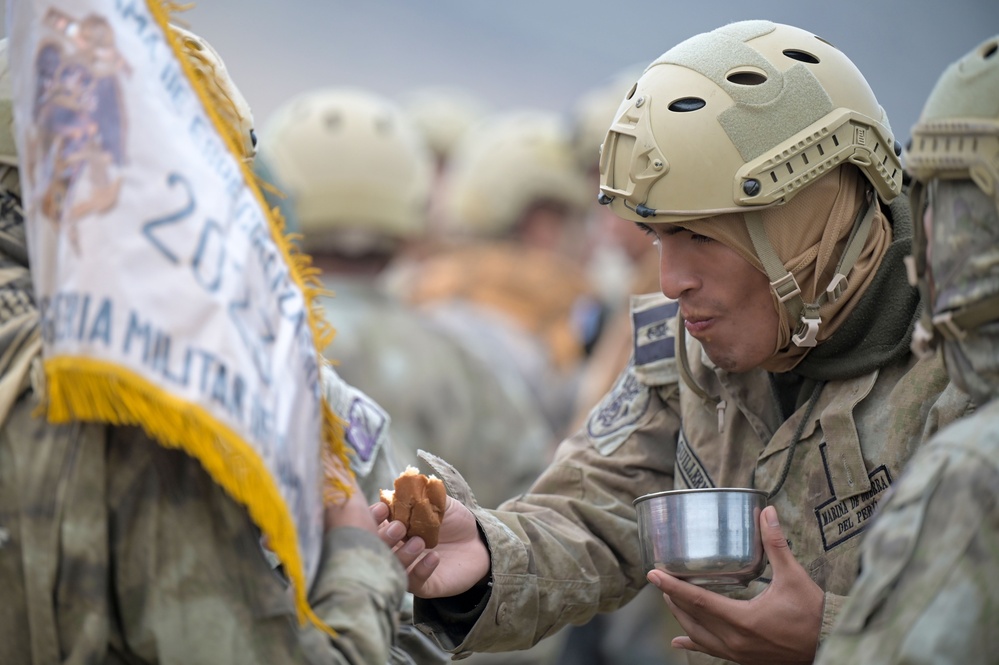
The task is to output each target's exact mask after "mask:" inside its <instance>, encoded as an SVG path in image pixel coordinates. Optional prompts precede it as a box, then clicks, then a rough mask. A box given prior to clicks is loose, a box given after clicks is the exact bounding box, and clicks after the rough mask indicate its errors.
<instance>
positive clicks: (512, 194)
mask: <svg viewBox="0 0 999 665" xmlns="http://www.w3.org/2000/svg"><path fill="white" fill-rule="evenodd" d="M589 192H590V189H589V188H588V187H587V185H586V179H585V177H584V175H583V173H582V172H581V171H580V169H579V168H578V166H577V164H576V161H575V159H574V158H573V155H572V151H571V144H570V142H569V135H568V132H567V129H566V127H565V125H564V124H563V123H562V122H561V120H560V119H559V117H558V116H557V115H555V114H552V113H547V112H541V111H516V112H508V113H504V114H500V115H495V116H492V117H490V118H488V119H486V120H484V121H483V122H481V123H479V124H478V125H476V126H475V127H474V128H473V129H472V130H470V131H469V132H468V133H467V134H466V136H465V139H464V140H463V141H462V142H461V143H460V145H459V146H458V147H457V148H456V149H455V154H454V156H453V158H452V160H451V162H450V163H449V164H448V168H447V170H446V173H445V181H444V191H443V201H442V213H443V222H444V226H443V233H444V234H446V236H447V238H448V240H449V241H451V246H450V247H449V248H448V249H446V250H442V251H440V252H438V253H437V254H435V255H434V256H433V257H431V258H430V259H428V260H426V261H424V263H423V266H422V268H421V270H420V271H419V273H418V274H415V275H412V276H411V279H410V280H409V282H408V283H407V284H405V285H403V290H404V293H403V295H404V297H405V298H406V299H407V300H408V301H409V302H412V303H415V304H418V305H420V306H421V307H422V308H423V310H424V311H427V312H429V313H430V314H431V315H432V316H433V317H434V319H435V320H436V321H438V322H439V323H440V324H441V325H442V326H443V327H445V328H446V329H448V330H449V331H450V332H451V333H452V334H453V335H454V336H455V337H456V338H458V339H459V340H461V341H462V343H463V344H465V345H466V346H467V347H468V348H469V349H470V350H472V351H473V352H474V353H475V354H476V355H477V356H479V357H481V358H482V359H483V360H484V361H486V362H488V363H489V364H490V365H491V366H492V367H493V368H494V371H495V372H496V373H497V374H499V375H501V376H506V377H509V379H508V380H509V381H511V382H514V383H516V382H520V383H523V382H526V385H527V387H528V389H529V398H530V399H531V400H532V401H534V402H536V403H537V404H539V405H541V408H542V409H543V410H544V412H545V415H546V417H547V419H548V423H549V426H550V430H551V438H550V440H551V441H553V442H554V441H555V440H557V439H556V437H560V436H561V435H562V433H563V432H564V430H565V428H566V427H567V425H568V422H569V418H570V417H571V415H572V409H573V405H574V403H575V386H576V381H577V380H578V377H579V372H580V370H581V368H582V363H583V360H584V358H585V357H586V353H587V352H588V351H589V349H590V348H592V345H593V344H594V343H595V340H596V338H597V336H598V334H599V329H600V326H601V323H602V307H601V304H600V302H599V300H598V299H597V298H596V296H595V294H594V292H593V290H592V288H591V286H590V284H589V280H588V279H587V277H586V274H585V269H584V266H583V261H584V257H585V251H586V245H587V237H586V231H585V226H584V217H585V212H586V209H587V206H588V203H589V199H590V198H591V197H590V196H589ZM449 461H450V460H449ZM458 468H459V469H460V468H461V467H460V466H458Z"/></svg>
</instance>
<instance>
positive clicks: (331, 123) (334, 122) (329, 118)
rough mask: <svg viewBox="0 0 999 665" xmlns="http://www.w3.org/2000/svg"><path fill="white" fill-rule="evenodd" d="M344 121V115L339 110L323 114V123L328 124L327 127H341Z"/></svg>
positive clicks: (330, 128)
mask: <svg viewBox="0 0 999 665" xmlns="http://www.w3.org/2000/svg"><path fill="white" fill-rule="evenodd" d="M341 122H343V116H341V115H340V113H339V112H337V111H334V112H333V113H327V114H326V115H325V116H323V124H325V125H326V129H329V130H335V129H338V128H339V127H340V123H341Z"/></svg>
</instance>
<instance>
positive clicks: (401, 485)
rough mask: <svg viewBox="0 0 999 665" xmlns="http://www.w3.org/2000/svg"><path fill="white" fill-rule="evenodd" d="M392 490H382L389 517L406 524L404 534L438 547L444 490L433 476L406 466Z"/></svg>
mask: <svg viewBox="0 0 999 665" xmlns="http://www.w3.org/2000/svg"><path fill="white" fill-rule="evenodd" d="M393 484H394V485H395V489H394V490H382V491H381V492H380V498H381V500H382V503H384V504H386V505H388V507H389V519H390V520H399V521H400V522H402V523H403V524H405V525H406V537H407V538H412V537H413V536H419V537H420V538H422V539H423V542H425V543H426V544H427V548H428V549H429V548H433V547H437V540H438V536H439V535H440V528H441V520H442V519H443V517H444V506H445V504H446V502H447V492H446V491H445V489H444V483H443V482H441V480H440V479H439V478H437V477H435V476H425V475H423V474H422V473H420V472H419V470H418V469H416V468H414V467H412V466H408V467H406V470H405V471H403V472H402V473H401V474H399V477H397V478H396V479H395V482H394V483H393Z"/></svg>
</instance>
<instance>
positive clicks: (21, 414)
mask: <svg viewBox="0 0 999 665" xmlns="http://www.w3.org/2000/svg"><path fill="white" fill-rule="evenodd" d="M36 406H37V401H36V400H35V399H34V397H33V395H32V393H26V394H25V395H24V396H22V398H21V399H20V400H19V401H18V402H17V403H16V404H14V405H13V408H12V410H11V413H10V415H9V416H8V418H7V420H6V421H5V423H4V425H3V428H2V429H0V589H3V603H0V662H2V663H12V664H13V663H25V664H27V663H35V664H43V663H45V664H48V663H52V664H55V663H62V662H72V663H130V664H136V663H185V664H191V663H212V664H218V663H241V664H247V663H268V664H271V663H306V662H308V663H385V662H388V659H389V647H390V645H391V643H392V640H393V635H394V633H395V631H396V629H397V625H396V621H397V615H396V608H398V606H399V602H400V600H401V598H402V594H403V592H404V590H405V589H404V585H405V579H404V576H403V571H402V570H401V569H400V567H399V565H398V563H397V562H396V561H395V559H394V557H393V556H392V555H391V553H390V552H389V550H388V549H387V548H385V547H384V545H383V544H382V543H381V542H380V540H379V539H378V537H377V536H375V535H374V534H372V533H369V532H367V531H363V530H359V529H355V528H348V527H345V528H338V529H334V530H332V531H330V532H328V533H327V534H326V536H325V539H324V542H323V561H322V564H321V567H320V572H319V574H318V576H317V578H316V580H315V581H314V583H313V586H312V588H311V589H310V591H309V601H310V603H311V604H312V607H313V608H314V609H315V610H316V612H317V614H318V615H319V617H321V618H322V619H323V620H324V621H325V622H326V623H328V624H329V625H330V626H332V627H333V628H334V629H336V630H337V631H338V632H339V637H338V638H336V639H333V640H331V639H330V638H329V637H327V636H326V635H325V634H323V633H321V632H319V631H318V630H317V629H315V628H313V627H311V626H308V625H306V626H302V627H300V626H299V625H298V623H297V619H296V616H295V608H294V602H293V599H292V598H291V596H290V594H289V588H288V586H287V584H286V582H285V579H284V578H283V577H282V576H281V575H279V574H278V572H276V571H274V570H272V569H271V567H270V565H269V564H268V562H267V560H266V558H265V557H264V554H263V551H262V549H261V546H260V540H259V538H260V535H259V532H258V530H257V529H256V527H255V526H254V525H253V524H252V522H251V521H250V520H249V517H248V516H247V513H246V511H245V510H244V509H243V508H242V507H241V506H239V505H238V504H236V503H235V502H234V501H233V500H232V499H230V498H229V496H228V495H226V494H225V493H224V492H223V490H222V489H221V488H219V487H218V485H216V484H215V483H214V482H213V481H212V480H211V478H210V477H209V476H208V474H207V473H206V472H205V471H204V469H203V468H202V467H201V465H200V464H199V463H198V462H197V461H195V460H194V459H193V458H191V457H188V456H187V455H186V454H184V453H183V452H180V451H177V450H168V449H166V448H164V447H162V446H160V445H158V444H156V443H154V442H152V441H151V440H149V439H148V438H147V437H146V436H145V435H144V434H143V433H142V432H141V431H140V430H138V429H135V428H122V427H119V428H112V427H105V426H101V425H93V424H89V425H88V424H71V425H66V426H54V425H50V424H48V423H46V422H45V421H44V420H43V419H39V418H35V417H33V416H32V411H33V410H34V409H35V408H36Z"/></svg>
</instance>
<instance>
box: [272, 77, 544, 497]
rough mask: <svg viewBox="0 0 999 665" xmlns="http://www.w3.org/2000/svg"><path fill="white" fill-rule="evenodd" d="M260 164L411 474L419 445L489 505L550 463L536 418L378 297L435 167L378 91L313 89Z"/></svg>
mask: <svg viewBox="0 0 999 665" xmlns="http://www.w3.org/2000/svg"><path fill="white" fill-rule="evenodd" d="M259 161H261V162H262V163H263V164H264V168H265V169H266V173H267V174H268V175H270V176H271V177H272V178H273V182H274V184H275V185H276V186H277V188H278V189H280V190H281V191H283V192H285V193H286V194H287V196H288V198H287V205H286V207H285V211H286V213H287V214H289V215H291V217H292V219H293V226H294V227H295V228H297V230H298V231H299V232H300V233H301V235H302V241H301V242H302V248H303V250H304V251H305V252H306V253H308V254H309V255H311V256H312V258H313V261H314V265H315V266H316V267H317V268H319V269H320V270H321V271H322V273H321V279H322V282H323V286H324V287H325V288H327V289H328V290H329V291H330V292H331V294H330V296H328V297H326V298H324V299H322V304H323V307H324V309H325V312H326V316H327V317H328V319H329V320H330V323H331V324H332V325H333V327H334V328H335V330H336V337H335V338H334V340H333V342H332V343H331V344H330V346H329V347H328V348H327V349H326V351H325V355H326V356H327V357H328V358H329V359H330V360H331V361H332V362H334V364H335V365H336V366H337V371H338V372H339V373H340V374H341V375H342V376H343V378H344V379H345V380H346V381H347V382H348V383H350V384H352V385H354V386H356V387H358V388H360V389H361V390H363V391H364V392H365V393H367V394H368V395H370V396H371V398H372V399H373V400H374V401H375V402H377V403H378V404H379V405H381V407H382V408H383V409H384V410H385V411H386V412H387V413H388V418H389V419H390V420H391V428H392V439H393V443H394V444H395V452H396V456H397V458H398V459H399V461H400V463H401V464H403V465H405V464H413V465H416V451H417V450H418V449H421V448H422V449H424V450H428V451H430V452H432V453H434V454H436V455H440V456H441V457H444V458H445V459H447V460H449V461H452V462H453V463H454V464H456V465H459V467H460V468H461V469H462V470H463V471H464V472H466V473H467V475H468V477H469V478H470V479H473V480H472V482H475V483H476V493H477V498H478V500H479V501H480V503H481V504H482V505H486V506H496V505H498V504H499V503H500V501H502V500H503V499H506V498H508V497H509V496H512V495H514V494H516V493H518V492H520V491H523V490H524V489H526V488H527V486H528V485H529V484H530V482H531V481H532V480H533V479H534V478H535V477H536V475H537V473H538V472H539V471H540V470H541V469H542V468H544V466H545V464H546V463H547V461H548V446H549V442H550V435H549V428H548V427H547V426H546V423H545V421H544V419H543V417H542V415H541V413H540V411H539V410H538V409H537V408H536V407H535V406H534V405H533V404H532V403H531V402H530V401H529V400H528V399H527V396H526V395H525V394H524V391H523V390H520V391H518V390H515V389H511V388H510V387H509V386H508V385H506V384H505V383H503V382H502V381H499V380H498V379H497V378H496V377H495V376H494V374H493V372H492V369H491V367H490V365H488V364H486V363H484V362H482V361H481V360H480V359H479V358H478V357H477V356H476V355H475V354H473V353H471V352H469V351H468V349H467V348H466V347H465V346H463V345H461V344H458V343H457V342H456V341H455V339H454V338H452V337H450V336H449V335H446V334H444V333H443V332H442V331H441V330H440V329H439V328H438V327H437V325H436V324H435V323H434V322H433V321H432V320H430V318H428V317H427V316H425V315H423V314H421V313H419V312H416V311H415V310H413V309H412V308H411V307H409V306H407V305H405V304H403V303H401V302H399V301H398V300H397V299H395V298H394V297H393V296H391V295H390V294H389V293H388V292H387V291H386V289H384V288H383V283H382V277H383V275H384V273H385V271H386V270H387V269H388V268H389V267H390V266H391V265H392V263H393V261H394V259H395V258H396V257H397V256H398V255H399V254H400V252H402V251H403V250H404V249H405V247H406V246H407V245H408V244H409V243H412V242H415V241H418V240H419V239H421V238H422V237H423V235H424V234H425V232H426V226H427V205H428V202H429V200H430V194H431V183H432V172H433V158H432V156H431V154H430V152H429V151H428V150H427V148H426V146H425V144H424V142H423V140H422V138H421V137H420V135H419V133H418V132H417V131H416V128H415V127H414V126H413V123H412V122H410V121H409V119H408V118H407V117H406V116H405V114H404V113H403V112H402V111H401V110H400V108H399V107H398V106H397V105H396V104H395V103H394V102H392V101H390V100H388V99H386V98H383V97H381V96H379V95H375V94H372V93H369V92H366V91H363V90H360V89H355V88H327V89H321V90H316V91H313V92H308V93H305V94H303V95H299V96H297V97H295V98H293V99H291V100H289V101H288V102H287V103H286V104H285V105H284V106H283V107H281V108H280V109H279V111H278V113H276V114H275V117H274V118H273V120H272V121H271V122H270V123H268V124H267V125H266V126H265V127H264V128H263V130H262V131H261V134H260V159H259ZM357 409H358V412H357V413H355V412H354V411H353V410H351V411H350V413H349V418H350V420H351V422H352V423H353V422H354V420H355V419H357V420H362V421H366V428H367V429H368V430H369V431H371V432H372V433H373V434H377V433H378V432H379V431H380V430H381V429H382V428H384V427H387V423H385V422H384V421H385V417H384V416H383V415H381V414H379V413H378V412H377V411H373V410H370V409H367V408H365V405H364V404H361V403H359V404H358V405H357ZM362 447H363V446H362ZM390 486H391V485H387V487H390Z"/></svg>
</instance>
